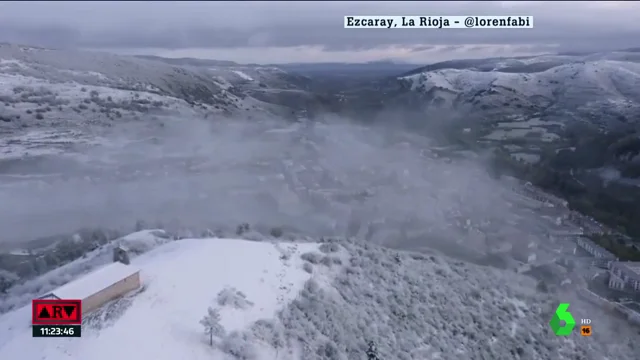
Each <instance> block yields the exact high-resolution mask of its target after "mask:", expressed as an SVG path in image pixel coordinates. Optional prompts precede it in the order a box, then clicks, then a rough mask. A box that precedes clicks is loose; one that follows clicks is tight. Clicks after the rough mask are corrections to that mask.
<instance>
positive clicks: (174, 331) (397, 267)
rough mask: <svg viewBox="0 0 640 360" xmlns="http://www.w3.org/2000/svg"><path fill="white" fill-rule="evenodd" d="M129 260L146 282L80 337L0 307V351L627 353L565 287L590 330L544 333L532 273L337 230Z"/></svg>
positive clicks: (332, 355) (178, 246)
mask: <svg viewBox="0 0 640 360" xmlns="http://www.w3.org/2000/svg"><path fill="white" fill-rule="evenodd" d="M147 235H148V234H147ZM132 264H134V265H136V266H138V267H139V268H141V269H142V273H141V274H142V277H143V281H144V284H145V285H144V290H143V291H141V292H138V293H134V294H131V295H130V296H128V297H126V298H123V299H121V300H116V301H115V302H113V303H111V304H109V305H107V306H106V307H105V308H104V309H103V310H102V311H100V312H98V313H95V314H91V315H90V316H88V317H87V319H86V321H85V324H84V325H83V337H82V338H80V339H77V338H75V339H74V338H71V339H32V338H31V337H30V335H31V334H30V331H29V329H28V324H29V316H30V308H29V307H25V308H23V309H18V310H16V311H14V312H11V313H8V314H5V315H3V316H0V334H1V336H0V339H2V341H1V342H0V353H1V354H3V355H7V356H9V358H18V357H19V358H21V359H25V360H31V359H42V358H46V359H47V360H58V359H68V358H73V359H87V360H100V359H112V358H114V357H117V358H121V359H123V360H128V359H139V358H141V357H142V358H150V357H153V358H156V359H160V360H162V359H167V360H169V359H176V358H179V357H184V356H185V354H188V355H189V357H190V359H195V360H197V359H210V358H220V359H256V360H263V359H264V360H266V359H274V358H277V359H283V360H285V359H295V360H298V359H304V360H315V359H317V360H320V359H340V360H350V359H358V358H364V352H365V350H366V344H367V341H369V340H372V341H374V342H376V343H377V344H378V349H379V352H380V358H381V359H390V360H395V359H416V360H417V359H421V360H424V359H460V358H465V359H486V358H491V359H496V360H501V359H505V360H506V359H509V360H511V359H518V358H519V359H540V360H542V359H549V358H555V359H561V360H564V359H577V358H580V359H593V360H596V359H598V360H599V359H631V358H633V354H634V351H637V349H636V348H635V346H636V345H634V343H633V342H632V341H631V337H630V336H632V334H630V333H628V330H627V329H626V328H618V329H616V331H614V329H613V328H611V329H610V328H609V327H610V326H613V324H612V323H611V322H610V320H609V319H608V317H607V315H606V314H605V313H604V312H603V311H602V310H600V309H599V308H598V307H596V306H594V305H591V304H589V303H586V302H583V301H581V300H579V299H574V298H573V297H572V296H571V295H570V294H563V296H566V297H567V299H565V300H564V301H571V303H572V305H571V306H572V311H573V312H574V314H582V313H585V314H587V313H588V314H589V317H590V318H592V319H593V321H594V323H596V322H597V323H598V325H599V328H598V330H599V331H598V332H594V335H593V337H592V338H591V339H589V338H583V337H579V336H577V335H576V336H572V337H570V338H566V339H564V338H558V337H553V336H551V335H550V333H549V329H548V326H547V322H548V320H547V317H548V316H549V315H550V313H551V312H552V311H553V309H552V308H553V307H554V306H556V305H557V304H555V302H556V301H557V299H556V298H555V297H556V295H554V294H550V293H543V292H539V291H538V290H537V289H536V284H535V281H532V280H531V279H530V278H527V277H524V276H522V275H518V274H515V273H509V272H504V271H500V270H497V269H492V268H485V267H480V266H475V265H469V264H464V263H461V262H459V261H454V260H450V259H448V258H446V257H435V256H428V255H421V254H416V253H407V252H401V251H394V250H389V249H384V248H380V247H378V246H373V245H368V244H363V243H358V242H352V241H349V240H338V239H336V240H331V241H329V242H324V243H287V242H278V243H272V242H255V241H246V240H235V239H234V240H231V239H219V238H206V239H183V240H178V241H174V242H170V243H168V244H165V245H161V246H160V247H158V248H156V249H154V250H151V251H150V252H148V253H145V254H143V255H141V256H139V257H136V258H134V259H133V260H132ZM67 266H73V265H71V264H69V265H67ZM221 293H222V294H226V295H224V296H222V295H220V294H221ZM240 293H242V294H240ZM229 294H231V295H229ZM229 296H231V297H235V298H236V299H235V300H238V301H226V300H225V299H223V298H228V297H229ZM227 300H228V299H227ZM239 300H242V301H239ZM234 304H235V305H234ZM230 305H231V306H230ZM207 307H213V308H215V309H218V311H219V313H220V317H221V319H220V324H221V325H222V326H223V327H224V329H225V331H224V334H219V335H216V336H215V345H214V346H213V347H210V346H209V344H208V338H207V336H205V335H204V328H203V327H202V326H201V325H200V324H199V323H198V322H199V320H200V319H201V318H202V317H203V316H204V315H206V312H207ZM151 329H153V330H154V331H151ZM614 333H615V334H616V335H615V336H616V339H617V340H616V341H613V339H612V337H613V335H612V334H614ZM390 334H393V335H394V336H389V335H390ZM593 339H596V340H598V341H593ZM605 354H606V355H605Z"/></svg>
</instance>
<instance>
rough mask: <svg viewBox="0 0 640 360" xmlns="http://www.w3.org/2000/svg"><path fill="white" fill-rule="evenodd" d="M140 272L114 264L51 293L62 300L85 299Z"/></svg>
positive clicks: (117, 263)
mask: <svg viewBox="0 0 640 360" xmlns="http://www.w3.org/2000/svg"><path fill="white" fill-rule="evenodd" d="M139 271H140V269H139V268H137V267H135V266H132V265H125V264H123V263H120V262H114V263H111V264H109V265H106V266H104V267H102V268H99V269H98V270H96V271H94V272H92V273H89V274H87V275H85V276H83V277H81V278H79V279H76V280H74V281H71V282H69V283H67V284H65V285H62V286H61V287H59V288H57V289H55V290H53V291H52V292H51V293H52V294H53V295H55V296H57V297H58V298H60V299H85V298H87V297H88V296H91V295H93V294H95V293H96V292H98V291H100V290H102V289H105V288H107V287H109V286H111V285H113V284H115V283H117V282H118V281H120V280H122V279H125V278H127V277H129V276H131V275H133V274H135V273H137V272H139Z"/></svg>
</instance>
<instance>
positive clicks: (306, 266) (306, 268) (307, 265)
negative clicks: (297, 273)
mask: <svg viewBox="0 0 640 360" xmlns="http://www.w3.org/2000/svg"><path fill="white" fill-rule="evenodd" d="M302 270H304V271H306V272H308V273H309V274H313V265H311V264H310V263H308V262H306V263H304V265H302Z"/></svg>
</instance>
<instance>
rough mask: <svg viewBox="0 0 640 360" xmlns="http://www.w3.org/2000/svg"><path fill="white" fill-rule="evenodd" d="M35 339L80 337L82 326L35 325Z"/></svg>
mask: <svg viewBox="0 0 640 360" xmlns="http://www.w3.org/2000/svg"><path fill="white" fill-rule="evenodd" d="M32 328H33V337H80V336H81V335H82V332H81V327H80V325H33V326H32Z"/></svg>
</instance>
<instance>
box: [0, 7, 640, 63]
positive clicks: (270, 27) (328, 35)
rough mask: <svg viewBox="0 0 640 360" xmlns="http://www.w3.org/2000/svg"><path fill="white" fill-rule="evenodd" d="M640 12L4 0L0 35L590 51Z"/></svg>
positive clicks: (606, 45) (630, 35)
mask: <svg viewBox="0 0 640 360" xmlns="http://www.w3.org/2000/svg"><path fill="white" fill-rule="evenodd" d="M639 13H640V2H625V1H609V2H589V3H584V2H530V1H522V2H427V3H425V2H329V1H327V2H187V1H185V2H91V3H82V2H3V3H2V4H1V5H0V40H2V41H11V42H22V43H27V44H34V45H41V46H51V47H80V48H94V49H95V48H98V49H126V50H128V51H133V50H135V49H150V48H156V49H165V50H185V49H240V48H273V49H274V50H273V51H280V50H278V49H281V48H298V47H314V48H315V47H320V48H322V49H323V51H325V52H337V53H341V52H345V51H351V52H363V51H365V50H367V51H368V50H372V49H378V48H384V47H390V46H391V47H399V46H400V47H406V48H408V49H415V48H420V47H422V48H426V47H429V46H442V45H443V46H450V47H452V48H451V49H452V50H453V49H460V48H459V46H463V48H469V46H473V45H483V46H485V45H495V46H498V47H500V46H502V47H505V46H525V47H527V46H528V47H531V46H539V47H543V48H549V46H552V45H553V46H555V48H561V49H563V50H567V51H569V50H571V51H583V50H601V49H611V48H625V47H632V46H637V43H635V42H636V41H638V39H640V22H638V21H637V14H639ZM345 15H431V16H434V15H436V16H437V15H532V16H534V19H535V21H534V24H535V25H534V26H535V28H534V29H513V30H500V29H472V30H468V29H460V30H456V29H447V30H436V29H433V30H431V29H429V30H425V29H420V30H407V29H394V30H386V29H365V30H363V29H344V28H343V23H342V21H343V16H345ZM456 46H458V48H455V47H456ZM439 49H440V50H441V51H442V50H443V48H439ZM456 51H457V50H456Z"/></svg>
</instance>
